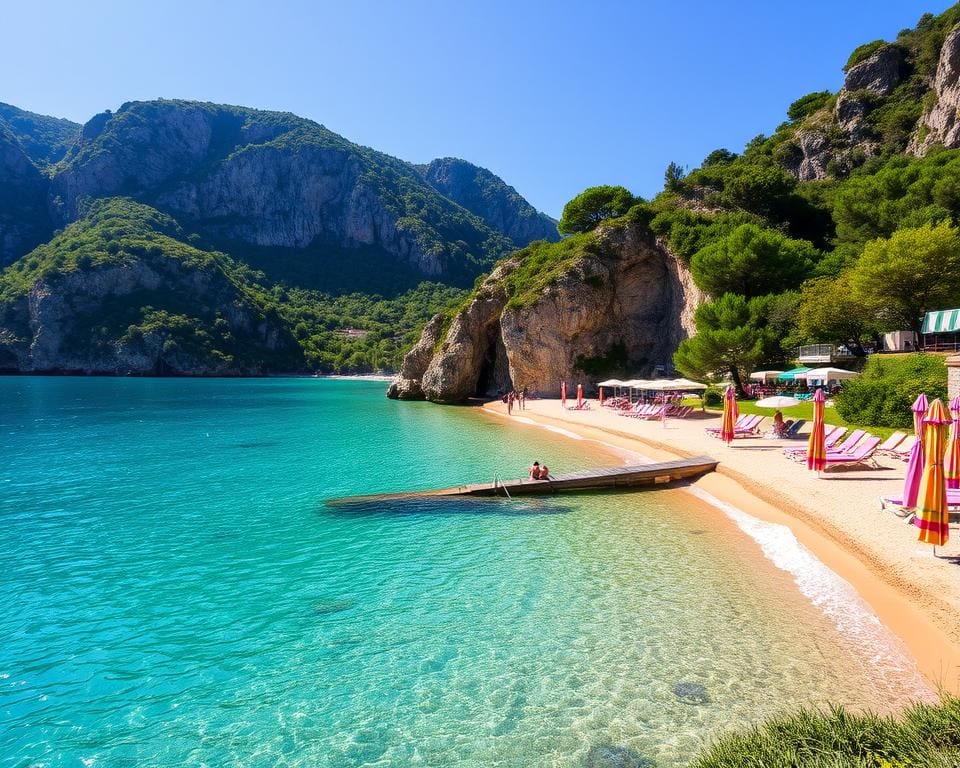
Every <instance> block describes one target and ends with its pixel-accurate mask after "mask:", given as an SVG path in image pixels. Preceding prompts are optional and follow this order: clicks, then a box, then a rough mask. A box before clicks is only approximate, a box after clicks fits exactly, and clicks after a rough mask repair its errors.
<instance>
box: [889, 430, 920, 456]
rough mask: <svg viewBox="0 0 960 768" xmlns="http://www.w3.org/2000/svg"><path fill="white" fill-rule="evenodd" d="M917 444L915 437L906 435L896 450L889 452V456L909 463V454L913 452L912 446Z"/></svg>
mask: <svg viewBox="0 0 960 768" xmlns="http://www.w3.org/2000/svg"><path fill="white" fill-rule="evenodd" d="M916 442H917V436H916V435H907V436H906V438H904V440H903V442H901V443H900V444H899V445H898V446H897V447H896V448H892V449H891V450H890V453H889V455H890V456H893V457H894V458H897V459H900V460H901V461H910V452H911V451H913V446H914V444H915V443H916Z"/></svg>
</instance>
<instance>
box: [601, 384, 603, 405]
mask: <svg viewBox="0 0 960 768" xmlns="http://www.w3.org/2000/svg"><path fill="white" fill-rule="evenodd" d="M600 405H603V387H600Z"/></svg>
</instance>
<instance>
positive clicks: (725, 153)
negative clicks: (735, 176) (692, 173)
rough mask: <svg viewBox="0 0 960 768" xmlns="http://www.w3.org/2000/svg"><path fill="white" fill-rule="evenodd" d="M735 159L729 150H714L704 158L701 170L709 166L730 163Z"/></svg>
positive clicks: (735, 156)
mask: <svg viewBox="0 0 960 768" xmlns="http://www.w3.org/2000/svg"><path fill="white" fill-rule="evenodd" d="M736 159H737V154H736V152H731V151H730V150H729V149H725V148H724V147H721V148H720V149H715V150H713V152H711V153H710V154H709V155H707V156H706V157H705V158H703V162H702V163H701V164H700V165H701V166H702V167H703V168H709V167H710V166H711V165H721V164H724V163H732V162H733V161H734V160H736Z"/></svg>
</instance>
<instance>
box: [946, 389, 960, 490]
mask: <svg viewBox="0 0 960 768" xmlns="http://www.w3.org/2000/svg"><path fill="white" fill-rule="evenodd" d="M943 469H944V475H945V477H946V478H947V488H960V395H958V396H957V397H955V398H953V400H951V401H950V438H949V439H948V440H947V453H946V456H945V457H944V460H943Z"/></svg>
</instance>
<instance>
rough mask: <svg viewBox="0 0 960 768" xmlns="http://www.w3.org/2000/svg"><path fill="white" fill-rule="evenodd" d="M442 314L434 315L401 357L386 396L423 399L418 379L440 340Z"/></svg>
mask: <svg viewBox="0 0 960 768" xmlns="http://www.w3.org/2000/svg"><path fill="white" fill-rule="evenodd" d="M442 329H443V315H434V316H433V318H432V319H431V320H430V322H429V323H427V325H426V327H425V328H424V329H423V333H422V334H420V340H419V341H418V342H417V343H416V345H415V346H414V347H413V349H411V350H410V351H409V352H408V353H407V354H406V355H404V358H403V364H402V365H401V366H400V372H399V373H398V374H397V377H396V378H395V379H394V380H393V381H392V382H391V384H390V388H389V389H388V390H387V397H389V398H391V399H393V400H423V399H424V395H423V389H422V388H421V386H420V381H421V379H423V374H424V373H426V370H427V366H429V365H430V361H431V360H432V359H433V353H434V349H435V348H436V346H437V343H438V342H439V341H440V332H441V330H442Z"/></svg>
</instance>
